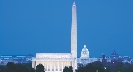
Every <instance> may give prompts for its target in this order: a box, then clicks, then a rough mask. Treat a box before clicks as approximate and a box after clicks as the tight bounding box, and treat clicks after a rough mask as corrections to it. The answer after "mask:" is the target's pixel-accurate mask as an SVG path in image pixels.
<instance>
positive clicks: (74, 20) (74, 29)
mask: <svg viewBox="0 0 133 72" xmlns="http://www.w3.org/2000/svg"><path fill="white" fill-rule="evenodd" d="M71 53H72V56H73V58H75V63H74V64H75V68H76V69H77V14H76V4H75V2H74V3H73V5H72V27H71Z"/></svg>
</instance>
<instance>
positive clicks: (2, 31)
mask: <svg viewBox="0 0 133 72" xmlns="http://www.w3.org/2000/svg"><path fill="white" fill-rule="evenodd" d="M73 2H74V0H69V1H68V0H66V1H64V0H39V1H38V0H0V55H16V54H17V55H19V54H33V55H35V53H36V52H44V53H45V52H48V53H49V52H54V53H56V52H70V30H71V21H72V20H71V18H72V17H71V15H72V14H71V11H72V10H71V9H72V8H71V7H72V4H73ZM75 2H76V5H77V20H78V22H77V23H78V56H80V52H81V49H82V48H83V45H84V44H86V45H87V48H88V49H89V51H90V56H91V57H100V56H101V53H104V54H106V55H107V56H108V55H110V54H111V53H112V52H113V50H116V52H117V53H118V54H119V55H128V56H131V57H133V0H117V1H116V0H110V1H109V0H84V1H81V0H75Z"/></svg>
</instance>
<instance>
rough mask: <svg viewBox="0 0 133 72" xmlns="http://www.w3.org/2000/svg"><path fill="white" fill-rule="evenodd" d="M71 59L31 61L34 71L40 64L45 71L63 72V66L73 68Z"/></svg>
mask: <svg viewBox="0 0 133 72" xmlns="http://www.w3.org/2000/svg"><path fill="white" fill-rule="evenodd" d="M73 61H74V60H73V59H59V60H57V59H56V60H55V59H48V60H46V59H41V60H40V59H33V60H32V67H33V68H35V69H36V66H37V65H39V64H42V65H43V66H44V68H45V71H63V69H64V67H65V66H68V67H69V66H72V67H73V66H74V64H73V63H74V62H73Z"/></svg>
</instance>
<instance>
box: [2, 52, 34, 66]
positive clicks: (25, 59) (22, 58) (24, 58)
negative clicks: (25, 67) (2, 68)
mask: <svg viewBox="0 0 133 72" xmlns="http://www.w3.org/2000/svg"><path fill="white" fill-rule="evenodd" d="M32 57H33V55H31V54H29V55H1V56H0V64H1V65H6V64H7V63H8V62H14V63H29V62H32Z"/></svg>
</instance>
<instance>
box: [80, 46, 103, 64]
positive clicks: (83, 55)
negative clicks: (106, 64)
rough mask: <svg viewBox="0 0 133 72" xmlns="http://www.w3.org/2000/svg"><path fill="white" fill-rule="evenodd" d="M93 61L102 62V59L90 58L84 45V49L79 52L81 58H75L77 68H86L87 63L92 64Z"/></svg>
mask: <svg viewBox="0 0 133 72" xmlns="http://www.w3.org/2000/svg"><path fill="white" fill-rule="evenodd" d="M95 61H101V62H102V58H95V57H94V58H90V56H89V50H88V49H87V47H86V45H84V48H83V49H82V51H81V57H79V58H77V64H78V66H86V65H87V64H88V63H92V62H95Z"/></svg>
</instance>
